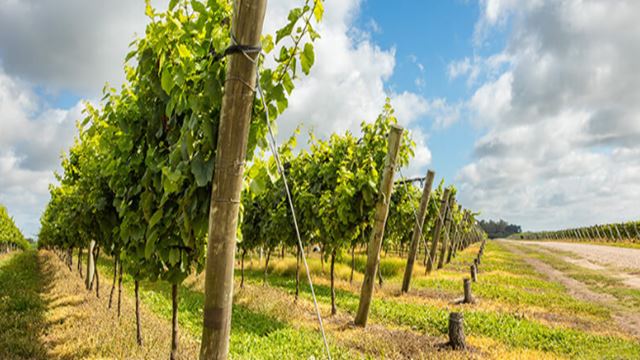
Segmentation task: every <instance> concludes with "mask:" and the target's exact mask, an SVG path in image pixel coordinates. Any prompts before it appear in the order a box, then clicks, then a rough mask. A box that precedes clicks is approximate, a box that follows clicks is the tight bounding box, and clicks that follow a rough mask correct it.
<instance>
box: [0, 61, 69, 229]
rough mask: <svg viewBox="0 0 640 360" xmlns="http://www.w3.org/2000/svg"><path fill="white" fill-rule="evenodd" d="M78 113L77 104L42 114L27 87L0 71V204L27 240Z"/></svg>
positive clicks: (46, 108) (35, 223)
mask: <svg viewBox="0 0 640 360" xmlns="http://www.w3.org/2000/svg"><path fill="white" fill-rule="evenodd" d="M80 112H81V104H78V105H76V106H75V107H73V108H71V109H68V110H62V109H52V108H48V107H47V106H46V105H45V104H42V103H41V101H40V100H39V98H38V97H37V95H36V94H35V93H33V92H32V90H31V88H30V86H29V85H28V84H26V83H24V82H21V81H19V80H15V79H14V78H12V77H10V76H8V75H7V74H6V73H4V72H3V70H2V69H1V68H0V128H1V129H2V131H0V174H2V176H0V203H3V204H4V205H6V206H7V208H8V209H9V211H10V213H11V214H12V215H13V216H14V217H15V219H16V222H17V224H18V225H19V226H20V227H21V228H22V229H24V230H25V232H26V235H28V236H33V235H35V232H36V231H37V228H38V226H39V216H38V212H39V211H40V210H41V209H43V208H44V205H45V204H46V202H47V201H48V198H49V192H48V184H49V183H51V182H53V181H54V176H53V170H54V169H57V168H58V167H59V166H58V164H59V162H60V159H59V156H60V154H61V153H62V152H63V150H65V149H67V148H68V146H69V145H70V144H71V142H72V139H73V134H74V131H75V121H76V120H79V119H80V116H81V113H80Z"/></svg>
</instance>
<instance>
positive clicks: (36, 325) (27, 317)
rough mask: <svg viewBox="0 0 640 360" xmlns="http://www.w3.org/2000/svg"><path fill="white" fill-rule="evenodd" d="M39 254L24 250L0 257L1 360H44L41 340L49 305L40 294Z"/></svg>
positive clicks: (43, 280)
mask: <svg viewBox="0 0 640 360" xmlns="http://www.w3.org/2000/svg"><path fill="white" fill-rule="evenodd" d="M45 281H46V279H43V278H41V276H40V272H39V267H38V262H37V258H36V253H35V252H34V251H31V250H30V251H25V252H19V253H14V254H12V255H7V256H3V258H2V259H1V260H0V359H45V358H47V352H46V349H45V347H44V345H43V344H42V343H41V342H40V336H41V334H42V332H43V330H44V327H45V325H46V322H45V320H44V312H45V310H46V305H45V303H44V301H43V300H42V298H41V297H40V293H41V290H42V286H43V284H44V282H45Z"/></svg>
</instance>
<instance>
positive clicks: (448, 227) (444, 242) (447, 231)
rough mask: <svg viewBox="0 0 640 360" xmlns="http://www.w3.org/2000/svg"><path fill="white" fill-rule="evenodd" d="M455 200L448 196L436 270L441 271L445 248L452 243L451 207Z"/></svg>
mask: <svg viewBox="0 0 640 360" xmlns="http://www.w3.org/2000/svg"><path fill="white" fill-rule="evenodd" d="M455 202H456V200H455V198H454V197H453V196H449V203H448V205H447V215H446V216H445V218H444V220H445V223H446V227H445V229H444V237H443V238H442V245H440V257H439V258H438V269H442V268H443V267H444V257H445V255H446V251H447V247H448V246H449V242H452V241H453V239H452V238H451V224H453V215H452V213H453V205H454V204H455Z"/></svg>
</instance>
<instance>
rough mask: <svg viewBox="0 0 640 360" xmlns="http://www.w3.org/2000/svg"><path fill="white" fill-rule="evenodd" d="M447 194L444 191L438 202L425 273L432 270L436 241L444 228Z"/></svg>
mask: <svg viewBox="0 0 640 360" xmlns="http://www.w3.org/2000/svg"><path fill="white" fill-rule="evenodd" d="M449 194H450V190H449V189H444V194H442V201H441V202H440V211H439V214H438V218H437V219H436V225H435V226H434V227H433V233H432V234H431V249H430V250H429V257H428V258H427V269H426V272H427V273H429V272H431V270H433V262H434V260H435V256H436V250H437V249H438V241H439V240H440V233H441V232H442V227H443V226H444V220H445V217H446V214H447V205H448V204H449Z"/></svg>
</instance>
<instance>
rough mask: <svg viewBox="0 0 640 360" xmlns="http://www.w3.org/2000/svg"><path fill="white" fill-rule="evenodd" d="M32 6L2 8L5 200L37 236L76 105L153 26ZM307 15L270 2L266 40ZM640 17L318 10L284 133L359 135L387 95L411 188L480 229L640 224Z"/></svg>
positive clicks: (283, 2) (504, 6)
mask: <svg viewBox="0 0 640 360" xmlns="http://www.w3.org/2000/svg"><path fill="white" fill-rule="evenodd" d="M32 2H33V3H34V4H36V3H37V5H38V6H30V5H29V4H31V3H32ZM32 2H29V3H27V2H9V3H7V4H4V5H3V6H2V7H0V173H2V177H0V202H1V203H3V204H5V205H6V206H7V207H8V209H9V211H10V213H12V214H13V215H14V217H15V219H16V222H17V223H18V224H19V226H21V227H22V228H23V229H25V232H26V233H27V234H28V235H30V236H33V235H35V234H36V233H37V230H38V227H39V217H40V214H41V212H42V210H43V208H44V206H45V204H46V202H47V201H48V185H49V184H50V183H55V179H54V176H53V172H54V171H56V170H57V169H59V158H58V155H59V154H60V153H61V152H62V151H64V150H65V149H67V148H68V147H69V145H70V144H71V143H72V141H73V136H74V134H75V121H77V120H78V119H80V118H81V116H82V115H81V110H82V101H84V100H88V101H93V102H95V101H97V99H99V98H100V96H99V94H100V91H101V89H102V87H103V85H104V83H105V82H109V83H111V84H114V85H117V84H119V83H121V82H122V79H123V73H122V60H123V59H124V56H125V54H126V52H127V46H128V44H129V43H130V42H131V40H133V39H134V38H135V34H143V33H144V27H145V24H146V23H147V19H146V18H145V16H144V2H143V1H142V0H140V1H132V0H112V1H110V2H108V3H105V2H104V1H99V0H86V1H78V0H58V1H56V2H47V1H45V0H33V1H32ZM152 3H153V4H154V5H155V6H158V7H160V8H163V7H165V6H166V3H167V0H152ZM300 3H301V0H270V1H269V6H268V13H267V20H266V22H265V32H272V31H274V30H275V29H277V28H279V27H280V26H281V25H282V24H283V23H284V22H285V19H286V14H287V12H288V9H290V8H291V7H293V6H298V5H299V4H300ZM54 13H55V14H56V16H52V15H51V14H54ZM638 13H640V2H638V1H636V0H619V1H616V2H611V1H608V0H589V1H573V0H535V1H534V0H441V1H435V0H434V1H424V0H413V1H409V0H403V1H394V2H390V1H383V0H375V1H374V0H326V1H325V18H324V20H323V22H322V24H321V25H320V26H319V30H320V33H321V34H322V38H321V39H320V40H319V41H318V42H317V43H316V64H315V66H314V68H313V69H312V71H311V74H310V75H309V76H308V77H305V78H301V79H299V80H298V81H297V86H296V91H295V92H294V94H293V95H292V97H291V98H290V106H289V109H288V110H287V111H286V112H285V113H284V114H283V115H282V117H281V118H280V119H279V128H280V136H281V138H285V137H287V136H288V134H290V132H291V131H292V129H294V128H295V127H297V126H298V125H300V124H303V126H304V128H305V129H312V130H313V131H314V132H315V133H316V134H317V135H319V136H327V135H328V134H330V133H332V132H342V131H346V130H349V131H356V132H357V131H358V128H359V123H360V122H361V121H362V120H366V121H372V120H373V119H375V117H376V115H377V114H378V113H379V112H380V110H381V108H382V105H383V104H384V101H385V98H386V97H390V98H391V100H392V103H393V105H394V106H395V108H396V110H397V111H396V114H397V115H398V118H399V121H400V123H401V124H402V125H403V126H405V127H406V128H407V129H408V130H410V131H411V132H412V134H413V136H414V139H415V140H416V141H417V143H418V146H417V149H416V157H415V158H414V160H413V161H412V163H411V164H410V166H409V168H408V169H406V170H405V174H406V175H417V174H424V172H425V171H426V169H427V168H432V169H434V170H435V171H436V173H437V174H438V177H445V178H446V180H447V182H448V183H454V184H455V185H456V186H457V187H458V189H459V201H460V202H461V203H462V204H463V205H464V206H467V207H469V208H471V209H475V210H479V211H481V212H482V213H483V217H485V218H494V219H497V218H503V219H505V220H508V221H511V222H515V223H517V224H521V225H523V227H524V228H525V229H533V230H541V229H557V228H563V227H568V226H578V225H589V224H594V223H603V222H612V221H626V220H631V219H638V218H640V208H639V207H638V206H637V204H638V203H640V181H638V180H639V179H640V77H638V75H637V74H638V72H637V63H638V61H639V60H640V45H639V44H640V23H639V22H638V21H637V19H636V18H635V17H636V16H635V15H636V14H638ZM79 14H81V16H80V15H79ZM603 49H606V50H607V51H603Z"/></svg>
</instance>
